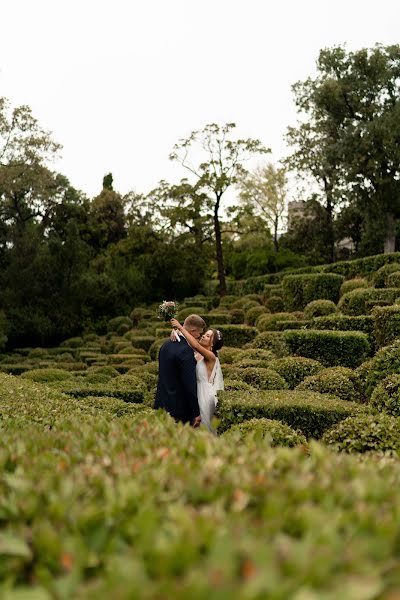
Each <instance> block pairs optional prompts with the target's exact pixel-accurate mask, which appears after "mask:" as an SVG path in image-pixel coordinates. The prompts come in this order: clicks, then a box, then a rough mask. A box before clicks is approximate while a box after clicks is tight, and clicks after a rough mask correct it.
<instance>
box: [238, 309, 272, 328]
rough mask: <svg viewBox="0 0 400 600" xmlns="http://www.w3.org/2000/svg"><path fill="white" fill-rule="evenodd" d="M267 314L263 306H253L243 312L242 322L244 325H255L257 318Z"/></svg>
mask: <svg viewBox="0 0 400 600" xmlns="http://www.w3.org/2000/svg"><path fill="white" fill-rule="evenodd" d="M267 312H268V309H267V308H265V306H260V305H258V306H253V307H252V308H249V309H248V310H247V311H246V312H245V318H244V322H245V323H246V325H255V322H256V321H257V319H258V317H260V316H261V315H263V314H265V313H267Z"/></svg>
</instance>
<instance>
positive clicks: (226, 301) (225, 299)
mask: <svg viewBox="0 0 400 600" xmlns="http://www.w3.org/2000/svg"><path fill="white" fill-rule="evenodd" d="M236 300H239V297H238V296H232V295H227V296H222V298H221V300H220V303H219V305H220V306H225V307H227V308H231V307H232V304H233V303H234V302H236Z"/></svg>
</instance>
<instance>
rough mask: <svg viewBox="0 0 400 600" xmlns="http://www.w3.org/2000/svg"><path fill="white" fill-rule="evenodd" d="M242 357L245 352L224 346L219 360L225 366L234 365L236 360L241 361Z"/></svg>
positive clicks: (220, 351) (219, 353) (219, 354)
mask: <svg viewBox="0 0 400 600" xmlns="http://www.w3.org/2000/svg"><path fill="white" fill-rule="evenodd" d="M242 355H243V350H239V348H233V347H231V346H222V348H221V350H219V352H218V356H219V360H220V362H221V363H224V364H232V363H233V361H234V360H237V359H239V360H240V358H241V357H242Z"/></svg>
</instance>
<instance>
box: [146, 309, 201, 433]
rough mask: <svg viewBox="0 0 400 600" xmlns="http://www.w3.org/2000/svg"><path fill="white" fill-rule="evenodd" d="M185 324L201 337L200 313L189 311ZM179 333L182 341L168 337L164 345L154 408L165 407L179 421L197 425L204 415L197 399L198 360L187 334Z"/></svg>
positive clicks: (159, 359) (194, 335) (161, 351)
mask: <svg viewBox="0 0 400 600" xmlns="http://www.w3.org/2000/svg"><path fill="white" fill-rule="evenodd" d="M183 326H184V327H185V329H187V330H188V331H189V333H191V334H192V336H193V337H195V338H196V339H199V338H200V336H201V334H202V331H203V328H204V327H205V322H204V321H203V319H202V318H201V317H199V315H190V316H189V317H187V318H186V319H185V322H184V323H183ZM179 336H180V341H179V342H178V341H177V342H173V341H171V340H167V341H166V342H165V344H163V345H162V346H161V349H160V353H159V356H158V362H159V372H158V385H157V394H156V401H155V403H154V408H163V409H164V410H166V411H167V412H168V413H169V414H170V415H171V416H172V417H174V419H175V420H176V421H181V422H182V423H191V424H192V426H193V427H198V426H199V425H200V422H201V417H200V410H199V403H198V401H197V382H196V360H195V358H194V353H193V350H192V348H191V347H190V346H189V344H188V343H187V341H186V339H185V336H184V335H183V334H182V333H180V334H179Z"/></svg>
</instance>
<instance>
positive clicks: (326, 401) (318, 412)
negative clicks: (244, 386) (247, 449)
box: [216, 390, 365, 439]
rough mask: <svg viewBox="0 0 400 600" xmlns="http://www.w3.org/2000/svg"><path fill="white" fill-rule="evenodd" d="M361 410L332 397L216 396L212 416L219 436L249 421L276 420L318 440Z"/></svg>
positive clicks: (279, 393) (290, 393) (294, 393)
mask: <svg viewBox="0 0 400 600" xmlns="http://www.w3.org/2000/svg"><path fill="white" fill-rule="evenodd" d="M363 410H365V409H364V408H363V407H362V406H361V405H359V404H356V403H353V402H345V401H343V400H340V399H339V398H336V397H335V396H328V395H327V394H318V393H317V392H310V391H299V390H276V391H275V390H274V391H271V390H269V391H257V392H243V391H238V392H219V393H218V404H217V409H216V416H217V417H218V418H219V419H220V422H219V426H218V432H219V433H222V432H224V431H226V430H227V429H229V428H230V427H232V426H233V425H236V424H237V423H241V422H242V421H247V420H249V419H253V418H257V419H259V418H262V417H265V418H267V419H277V420H279V421H283V422H284V423H286V424H287V425H289V426H290V427H293V428H294V429H299V430H300V431H301V432H302V433H303V434H304V435H305V436H306V437H307V438H311V437H313V438H316V439H318V438H320V437H321V436H322V435H323V433H324V432H325V431H326V430H327V429H329V428H330V427H332V425H334V424H335V423H337V422H339V421H341V420H342V419H345V418H346V417H349V416H350V415H353V414H358V413H360V412H361V411H363Z"/></svg>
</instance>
